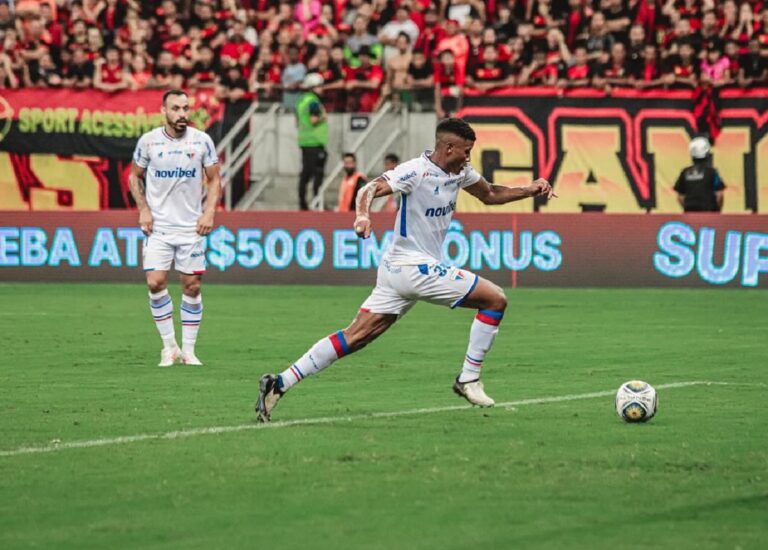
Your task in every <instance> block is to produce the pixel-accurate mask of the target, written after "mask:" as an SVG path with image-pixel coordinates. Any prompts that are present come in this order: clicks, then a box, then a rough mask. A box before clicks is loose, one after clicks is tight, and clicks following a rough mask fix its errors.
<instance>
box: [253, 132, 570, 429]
mask: <svg viewBox="0 0 768 550" xmlns="http://www.w3.org/2000/svg"><path fill="white" fill-rule="evenodd" d="M474 143H475V132H474V130H472V128H471V127H470V125H469V124H467V123H466V122H464V121H463V120H461V119H457V118H448V119H445V120H443V121H441V122H440V123H439V124H438V125H437V132H436V145H435V150H434V151H426V152H424V154H423V155H421V156H420V157H418V158H415V159H413V160H410V161H408V162H405V163H403V164H401V165H400V166H398V167H396V168H395V169H394V170H390V171H388V172H385V173H384V174H383V175H382V176H380V177H378V178H376V179H374V180H373V181H371V182H369V183H368V184H367V185H365V186H364V187H363V188H362V189H361V190H360V191H359V192H358V194H357V205H356V206H357V208H356V209H357V218H356V219H355V224H354V228H355V232H356V233H357V235H358V236H359V237H362V238H364V239H365V238H368V237H369V236H370V234H371V230H372V225H371V219H370V215H369V211H370V206H371V201H373V199H374V198H376V197H382V196H386V195H389V194H391V193H393V192H397V191H399V192H400V193H401V195H402V200H401V202H400V208H399V210H398V213H397V218H396V220H395V235H394V238H393V240H392V244H391V245H390V246H389V248H388V250H387V252H386V253H385V254H384V256H383V258H382V261H381V263H380V265H379V271H378V276H377V280H376V287H375V288H374V289H373V292H372V293H371V295H370V296H369V297H368V299H367V300H366V301H365V302H364V303H363V305H362V306H361V307H360V311H359V312H358V314H357V316H356V317H355V319H354V320H353V321H352V324H351V325H349V327H347V328H345V329H344V330H340V331H338V332H336V333H334V334H331V335H330V336H328V337H327V338H323V339H322V340H320V341H318V342H317V343H315V345H314V346H312V347H311V348H310V349H309V350H308V351H307V352H306V353H305V354H304V355H303V356H302V357H300V358H299V359H298V360H297V361H296V362H295V363H293V364H292V365H291V366H290V367H289V368H287V369H286V370H284V371H283V372H282V373H280V374H279V375H277V376H275V375H274V374H265V375H264V376H262V377H261V380H260V382H259V398H258V400H257V401H256V414H257V417H258V419H259V420H260V421H262V422H268V421H269V420H270V419H271V416H272V411H273V410H274V408H275V406H276V405H277V402H278V401H279V400H280V398H281V397H282V396H283V395H285V393H286V392H287V391H288V390H290V389H291V388H292V387H293V386H294V385H295V384H297V383H298V382H300V381H301V380H303V379H304V378H306V377H307V376H311V375H313V374H317V373H318V372H320V371H321V370H323V369H324V368H326V367H328V366H330V365H331V364H332V363H333V362H334V361H336V360H337V359H341V358H342V357H344V356H346V355H349V354H351V353H354V352H356V351H358V350H359V349H362V348H363V347H365V346H366V345H367V344H369V343H371V342H372V341H373V340H375V339H376V338H377V337H378V336H380V335H381V334H383V333H384V332H385V331H386V330H387V329H388V328H389V327H391V326H392V325H393V324H394V323H395V321H397V319H399V318H400V317H402V316H403V315H405V313H406V312H407V311H408V310H409V309H410V308H411V307H413V305H414V304H415V303H416V302H417V301H420V300H421V301H425V302H430V303H433V304H438V305H443V306H448V307H450V308H456V307H468V308H475V309H477V310H478V312H477V315H476V316H475V320H474V321H473V322H472V328H471V329H470V331H469V346H468V347H467V354H466V356H465V357H464V364H463V366H462V369H461V372H460V373H459V375H458V376H457V377H456V381H455V383H454V384H453V390H454V391H455V392H456V393H457V394H458V395H460V396H461V397H464V398H465V399H466V400H467V401H469V402H470V403H472V404H473V405H479V406H481V407H490V406H493V405H494V401H493V399H491V398H490V397H488V395H486V393H485V390H484V388H483V383H482V382H481V381H480V372H481V369H482V366H483V360H484V359H485V355H486V354H487V353H488V351H489V350H490V349H491V346H492V345H493V341H494V340H495V338H496V334H497V333H498V331H499V324H500V323H501V320H502V318H503V317H504V310H505V309H506V307H507V298H506V296H505V295H504V291H503V290H502V289H501V288H499V287H498V286H496V285H495V284H493V283H491V282H490V281H487V280H485V279H483V278H481V277H478V276H477V275H475V274H474V273H470V272H469V271H466V270H463V269H457V268H455V267H449V266H445V265H443V264H442V263H440V257H441V255H442V247H443V241H444V239H445V235H446V232H447V231H448V226H449V224H450V222H451V218H452V217H453V212H454V210H455V209H456V199H457V196H458V194H459V190H460V189H464V190H465V191H467V192H468V193H470V194H471V195H473V196H475V197H477V198H478V199H480V200H481V201H482V202H483V203H485V204H505V203H508V202H512V201H517V200H521V199H525V198H528V197H547V198H551V197H556V196H557V195H555V193H554V192H553V191H552V187H551V186H550V185H549V183H548V182H547V181H546V180H544V179H537V180H536V181H534V182H533V183H532V184H530V185H528V186H525V187H506V186H503V185H493V184H491V183H489V182H487V181H486V180H485V179H484V178H483V177H482V176H481V175H480V174H478V173H477V172H476V171H475V170H474V169H473V168H472V166H470V164H469V154H470V151H472V147H473V145H474Z"/></svg>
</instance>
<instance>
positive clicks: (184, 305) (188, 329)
mask: <svg viewBox="0 0 768 550" xmlns="http://www.w3.org/2000/svg"><path fill="white" fill-rule="evenodd" d="M202 319H203V295H202V294H198V295H197V296H195V297H192V296H186V295H182V297H181V351H183V352H184V353H191V354H192V355H194V354H195V342H197V331H198V330H200V321H201V320H202Z"/></svg>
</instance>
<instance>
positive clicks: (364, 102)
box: [346, 46, 384, 113]
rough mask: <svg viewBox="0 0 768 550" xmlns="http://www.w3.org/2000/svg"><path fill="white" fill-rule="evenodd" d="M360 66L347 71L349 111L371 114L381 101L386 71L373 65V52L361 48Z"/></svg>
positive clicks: (365, 47) (363, 47) (358, 54)
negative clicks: (380, 95)
mask: <svg viewBox="0 0 768 550" xmlns="http://www.w3.org/2000/svg"><path fill="white" fill-rule="evenodd" d="M357 57H358V58H359V59H360V66H359V67H357V68H354V69H352V68H348V69H347V76H346V81H347V86H346V87H347V111H350V112H353V113H370V112H372V111H373V108H374V107H375V105H376V103H377V102H378V100H379V94H380V91H381V84H382V82H383V81H384V71H382V70H381V67H379V66H378V65H374V64H372V63H371V57H372V56H371V50H370V48H369V47H368V46H360V49H359V50H358V52H357Z"/></svg>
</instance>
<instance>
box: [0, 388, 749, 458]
mask: <svg viewBox="0 0 768 550" xmlns="http://www.w3.org/2000/svg"><path fill="white" fill-rule="evenodd" d="M701 385H718V386H728V385H739V386H744V385H752V386H763V385H764V384H739V383H731V382H708V381H705V380H693V381H689V382H673V383H670V384H660V385H658V386H656V389H659V390H666V389H671V388H685V387H690V386H701ZM615 393H616V390H607V391H598V392H592V393H577V394H571V395H557V396H552V397H536V398H533V399H522V400H519V401H507V402H505V403H497V404H496V406H497V407H501V408H509V407H519V406H523V405H540V404H544V403H559V402H561V401H577V400H580V399H593V398H595V397H608V396H612V395H615ZM471 408H472V407H471V405H453V406H448V407H431V408H424V409H409V410H405V411H391V412H374V413H369V414H358V415H351V416H326V417H318V418H301V419H297V420H278V421H275V422H269V423H267V424H257V423H255V422H252V423H250V424H240V425H237V426H211V427H209V428H192V429H189V430H178V431H173V432H166V433H155V434H137V435H125V436H119V437H106V438H103V439H88V440H83V441H69V442H61V443H52V444H50V445H41V446H39V447H19V448H17V449H9V450H5V451H0V457H13V456H20V455H31V454H42V453H52V452H55V451H63V450H66V449H88V448H91V447H106V446H110V445H124V444H126V443H137V442H139V441H152V440H166V439H184V438H187V437H196V436H199V435H214V434H226V433H233V432H243V431H246V430H266V429H275V428H288V427H291V426H312V425H316V424H333V423H342V422H353V421H356V420H370V419H372V418H394V417H398V416H414V415H419V414H434V413H440V412H448V411H461V410H468V409H471Z"/></svg>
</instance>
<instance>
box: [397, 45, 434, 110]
mask: <svg viewBox="0 0 768 550" xmlns="http://www.w3.org/2000/svg"><path fill="white" fill-rule="evenodd" d="M403 89H404V90H408V91H409V92H410V98H409V99H411V101H412V103H411V106H412V107H414V108H415V109H416V110H417V111H424V110H427V109H432V108H433V107H434V101H435V92H434V90H435V70H434V69H433V67H432V62H431V61H429V59H427V56H426V55H425V54H424V52H423V51H422V50H416V51H414V52H413V56H412V57H411V64H410V65H408V74H407V75H406V77H405V86H404V87H403Z"/></svg>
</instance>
